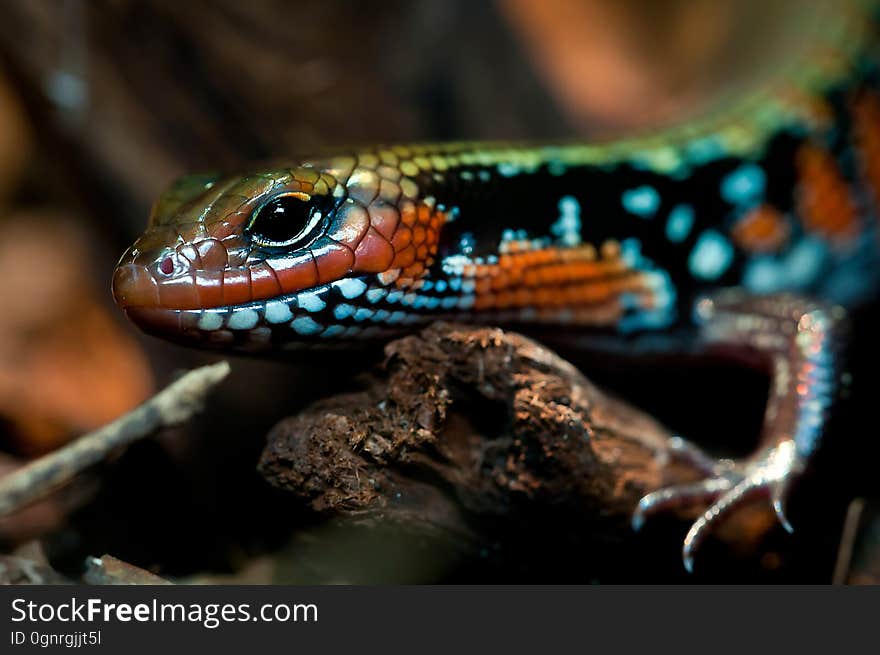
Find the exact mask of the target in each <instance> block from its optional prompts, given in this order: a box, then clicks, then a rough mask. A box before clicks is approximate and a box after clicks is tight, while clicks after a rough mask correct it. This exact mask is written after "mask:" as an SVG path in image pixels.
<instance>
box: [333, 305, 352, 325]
mask: <svg viewBox="0 0 880 655" xmlns="http://www.w3.org/2000/svg"><path fill="white" fill-rule="evenodd" d="M355 311H356V308H355V307H354V306H353V305H349V304H348V303H340V304H338V305H336V307H335V308H334V309H333V315H334V316H335V317H336V318H337V319H338V320H340V321H342V320H345V319H346V318H348V317H349V316H351V315H352V314H354V313H355Z"/></svg>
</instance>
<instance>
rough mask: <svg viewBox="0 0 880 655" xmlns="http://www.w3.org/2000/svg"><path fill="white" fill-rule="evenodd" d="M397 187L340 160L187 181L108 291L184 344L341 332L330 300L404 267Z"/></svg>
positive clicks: (248, 345)
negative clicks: (399, 263)
mask: <svg viewBox="0 0 880 655" xmlns="http://www.w3.org/2000/svg"><path fill="white" fill-rule="evenodd" d="M400 196H401V193H400V189H399V188H398V189H396V191H395V190H393V189H391V190H389V187H388V185H384V186H383V183H382V181H381V180H380V179H379V178H378V176H376V175H375V173H372V174H367V172H365V171H360V170H359V169H358V168H357V167H356V166H352V165H350V164H348V160H345V159H340V160H328V161H327V162H321V163H314V162H306V163H305V164H302V165H296V166H286V167H279V168H273V169H267V170H263V171H258V172H254V173H251V174H247V175H241V176H195V177H189V178H185V179H183V180H181V181H180V182H178V183H176V184H175V185H173V186H172V187H171V189H169V191H168V192H167V193H166V194H164V195H163V196H162V198H160V200H159V201H158V202H157V204H156V205H155V207H154V209H153V213H152V217H151V219H150V223H149V226H148V228H147V230H146V232H145V233H144V235H143V236H141V237H140V238H139V239H138V240H137V241H136V242H135V243H134V244H133V245H132V246H131V248H129V249H128V250H127V251H126V252H125V254H124V255H123V256H122V258H121V259H120V261H119V263H118V264H117V267H116V270H115V272H114V276H113V296H114V298H115V299H116V302H117V303H118V304H119V305H120V306H121V307H122V308H123V309H124V310H125V312H126V314H127V315H128V316H129V318H130V319H132V320H133V321H134V322H135V323H137V324H138V325H139V326H140V327H141V328H143V329H144V330H146V331H148V332H151V333H157V334H159V335H160V336H164V337H167V338H171V339H174V340H178V341H180V340H182V341H187V342H191V341H196V342H198V343H201V344H203V345H209V346H210V345H212V344H220V345H223V346H224V347H229V345H230V344H232V346H233V347H239V346H240V347H242V348H245V349H253V348H255V347H263V346H266V345H267V344H268V343H269V342H270V341H271V342H273V344H276V343H277V342H278V341H281V340H283V341H294V340H296V339H298V338H302V339H305V340H309V339H316V338H318V337H319V336H324V337H327V336H332V335H338V333H339V332H340V329H339V326H336V328H335V329H334V330H332V331H328V329H327V328H330V327H331V325H332V324H333V322H334V321H333V319H332V312H333V309H334V306H333V298H341V299H344V300H345V301H350V300H353V299H354V298H356V297H357V296H358V295H360V294H363V293H364V292H365V291H366V290H367V287H368V286H371V287H372V286H383V285H385V284H389V283H390V282H392V281H393V280H394V278H395V277H396V276H397V274H398V273H399V269H398V273H393V268H394V264H395V246H394V245H392V240H393V237H394V235H395V233H396V232H397V231H398V226H399V225H398V224H399V223H401V220H400V217H401V213H400V211H399V207H398V200H400ZM410 205H412V202H410ZM407 229H408V228H407ZM400 242H401V241H400V238H399V237H398V243H400ZM398 250H400V248H398ZM410 259H411V258H410ZM404 263H406V262H404ZM328 294H329V295H328ZM322 312H323V313H322ZM327 312H330V314H331V316H328V315H326V313H327ZM336 322H337V323H338V321H336ZM281 332H284V335H283V336H279V335H280V334H281Z"/></svg>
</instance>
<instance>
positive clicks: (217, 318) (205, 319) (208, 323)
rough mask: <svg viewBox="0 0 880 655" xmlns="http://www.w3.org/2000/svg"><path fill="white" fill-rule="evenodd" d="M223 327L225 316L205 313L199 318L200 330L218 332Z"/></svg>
mask: <svg viewBox="0 0 880 655" xmlns="http://www.w3.org/2000/svg"><path fill="white" fill-rule="evenodd" d="M221 325H223V314H218V313H217V312H205V313H204V314H202V315H201V316H200V317H199V329H200V330H205V331H211V330H217V329H219V328H220V326H221Z"/></svg>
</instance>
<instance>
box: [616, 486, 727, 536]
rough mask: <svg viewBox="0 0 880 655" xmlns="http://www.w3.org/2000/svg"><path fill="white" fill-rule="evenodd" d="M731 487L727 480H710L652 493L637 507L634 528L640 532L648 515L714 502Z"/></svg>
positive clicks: (633, 519) (634, 515) (633, 518)
mask: <svg viewBox="0 0 880 655" xmlns="http://www.w3.org/2000/svg"><path fill="white" fill-rule="evenodd" d="M730 486H731V481H730V480H728V479H727V478H709V479H707V480H701V481H700V482H694V483H692V484H682V485H677V486H674V487H666V488H665V489H659V490H657V491H652V492H651V493H649V494H646V495H645V496H642V499H641V500H640V501H639V504H638V505H637V506H636V510H635V511H634V512H633V516H632V520H631V525H632V528H633V530H634V531H636V532H638V531H639V530H640V529H641V528H642V526H643V525H644V524H645V517H646V516H647V515H648V514H653V513H654V512H658V511H661V510H664V509H668V508H671V507H673V506H675V505H685V504H691V503H696V502H699V501H709V500H712V499H714V498H716V497H717V496H718V494H720V493H721V492H723V491H726V490H727V489H729V488H730Z"/></svg>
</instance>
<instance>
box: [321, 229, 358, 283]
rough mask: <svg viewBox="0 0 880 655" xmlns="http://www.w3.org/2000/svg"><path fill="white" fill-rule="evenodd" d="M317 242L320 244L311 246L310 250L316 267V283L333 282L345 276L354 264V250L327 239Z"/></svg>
mask: <svg viewBox="0 0 880 655" xmlns="http://www.w3.org/2000/svg"><path fill="white" fill-rule="evenodd" d="M317 243H320V245H319V246H317V247H314V246H313V247H312V248H311V251H312V256H313V257H314V258H315V266H316V267H317V268H318V283H319V284H324V283H325V282H334V281H336V280H339V279H341V278H343V277H345V276H346V275H347V274H348V273H349V272H350V271H351V269H352V267H353V266H354V252H353V251H352V250H351V248H348V247H346V246H344V245H343V244H341V243H336V242H335V241H331V240H329V239H328V240H327V241H326V242H323V243H322V242H321V241H318V242H317Z"/></svg>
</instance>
